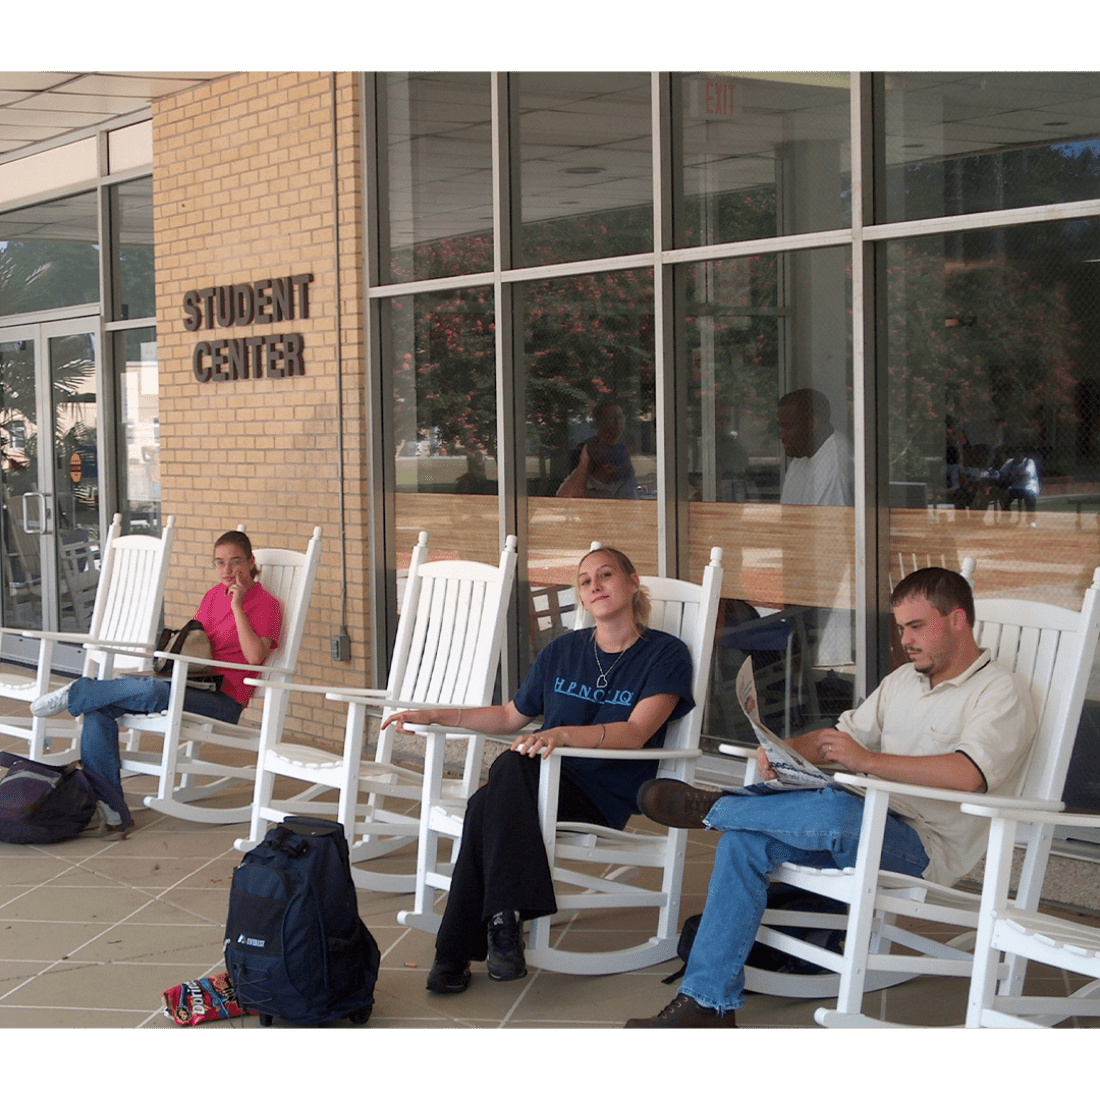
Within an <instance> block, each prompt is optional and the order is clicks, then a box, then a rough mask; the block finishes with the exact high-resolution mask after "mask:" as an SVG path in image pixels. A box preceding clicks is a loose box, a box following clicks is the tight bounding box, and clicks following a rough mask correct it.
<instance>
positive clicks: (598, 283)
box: [517, 268, 657, 655]
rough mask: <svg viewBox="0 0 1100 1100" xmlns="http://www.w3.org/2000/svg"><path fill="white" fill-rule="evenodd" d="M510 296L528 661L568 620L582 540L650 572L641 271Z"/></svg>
mask: <svg viewBox="0 0 1100 1100" xmlns="http://www.w3.org/2000/svg"><path fill="white" fill-rule="evenodd" d="M517 289H521V290H522V299H521V300H522V310H523V325H524V360H525V377H526V407H527V411H526V417H525V431H526V447H525V454H526V462H527V492H528V494H529V498H530V499H529V501H528V540H529V542H528V545H529V563H528V570H529V575H530V582H531V598H532V604H531V607H532V616H533V617H532V626H531V643H532V655H533V654H534V653H537V652H538V650H539V649H541V648H542V646H543V645H545V644H546V642H548V641H550V639H551V638H552V637H554V636H555V635H556V634H557V633H560V632H561V631H562V630H563V629H567V628H568V626H569V625H570V623H571V622H572V619H571V610H572V607H573V602H574V601H573V581H574V579H575V569H576V563H577V561H578V560H579V558H580V556H581V553H582V552H583V551H585V550H587V549H588V547H589V545H590V544H591V543H592V541H593V540H594V539H598V540H599V541H600V542H602V543H603V544H604V545H605V546H614V547H616V548H617V549H619V550H622V551H623V552H624V553H625V554H627V555H628V556H629V557H630V558H631V560H632V561H633V562H634V565H635V566H636V567H637V569H638V571H639V572H641V573H656V572H657V511H656V508H655V507H654V502H655V501H656V498H657V432H656V419H655V403H656V388H655V372H654V355H655V349H654V318H653V272H652V270H651V269H650V268H642V269H637V270H627V271H613V272H605V273H599V274H591V275H581V276H576V277H571V278H564V279H548V280H546V281H544V282H537V283H529V284H524V285H523V286H522V288H517ZM547 608H550V609H552V610H546V609H547ZM563 616H564V617H563Z"/></svg>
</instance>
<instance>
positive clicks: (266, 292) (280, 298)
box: [183, 275, 313, 382]
mask: <svg viewBox="0 0 1100 1100" xmlns="http://www.w3.org/2000/svg"><path fill="white" fill-rule="evenodd" d="M312 282H313V276H312V275H290V276H287V277H286V278H279V279H257V280H256V281H255V282H252V283H233V284H231V285H229V286H211V287H206V288H205V289H203V290H189V291H187V293H186V294H184V296H183V313H184V320H183V327H184V328H185V329H186V330H187V331H188V332H198V331H199V330H200V329H202V328H207V329H214V328H236V327H243V326H252V325H274V324H279V323H281V322H284V321H293V320H294V319H295V318H296V317H298V318H301V319H308V317H309V284H310V283H312ZM304 346H305V345H304V341H303V340H302V335H301V333H299V332H289V333H282V334H276V333H270V334H264V335H260V336H230V337H225V338H223V339H218V340H200V341H199V342H198V343H197V344H196V345H195V347H194V350H193V351H192V353H191V367H192V369H193V370H194V372H195V378H197V379H198V381H200V382H236V381H239V380H243V379H247V378H292V377H294V376H295V375H300V374H305V372H306V371H305V359H304V357H303V354H302V349H303V347H304Z"/></svg>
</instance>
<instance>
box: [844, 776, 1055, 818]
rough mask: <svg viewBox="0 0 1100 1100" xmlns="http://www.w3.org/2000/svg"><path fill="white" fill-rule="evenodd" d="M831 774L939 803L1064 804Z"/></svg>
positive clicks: (1028, 807)
mask: <svg viewBox="0 0 1100 1100" xmlns="http://www.w3.org/2000/svg"><path fill="white" fill-rule="evenodd" d="M833 777H834V778H835V779H836V780H837V781H838V782H840V783H845V784H847V785H848V786H851V787H864V788H866V789H868V790H876V791H885V792H886V793H888V794H900V795H904V796H906V797H907V798H934V799H936V801H938V802H957V803H959V804H960V805H961V804H962V803H964V802H965V803H969V804H971V805H974V806H989V807H991V808H1003V809H1006V810H1013V809H1019V810H1039V811H1047V810H1057V809H1059V808H1060V807H1061V806H1062V805H1063V803H1061V802H1057V801H1054V800H1052V799H1049V798H1011V797H1007V796H1004V795H990V794H976V793H975V792H974V791H955V790H948V789H947V788H946V787H921V786H918V785H917V784H915V783H895V782H894V781H893V780H890V779H878V778H876V777H875V776H873V775H852V774H849V773H848V772H834V773H833Z"/></svg>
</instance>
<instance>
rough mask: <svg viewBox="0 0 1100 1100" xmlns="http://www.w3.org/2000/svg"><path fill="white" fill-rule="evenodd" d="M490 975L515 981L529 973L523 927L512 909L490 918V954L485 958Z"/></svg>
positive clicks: (496, 979)
mask: <svg viewBox="0 0 1100 1100" xmlns="http://www.w3.org/2000/svg"><path fill="white" fill-rule="evenodd" d="M485 965H486V966H487V967H488V968H489V977H490V978H492V979H493V980H494V981H497V982H514V981H515V980H516V979H517V978H522V977H523V976H524V974H526V973H527V961H526V960H525V959H524V957H523V929H522V928H521V927H520V923H519V921H517V920H516V914H515V913H514V912H512V910H511V909H505V910H504V912H502V913H496V914H495V915H494V916H493V917H491V918H490V920H489V956H488V958H487V959H486V960H485Z"/></svg>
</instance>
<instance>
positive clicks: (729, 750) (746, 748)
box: [718, 745, 759, 760]
mask: <svg viewBox="0 0 1100 1100" xmlns="http://www.w3.org/2000/svg"><path fill="white" fill-rule="evenodd" d="M758 748H759V746H758V745H719V746H718V751H719V752H720V753H724V754H725V755H726V756H736V757H739V758H740V759H741V760H755V759H756V753H757V750H758Z"/></svg>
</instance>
